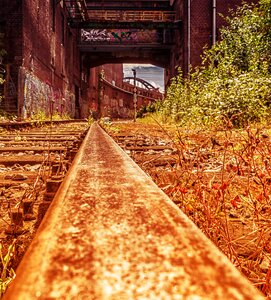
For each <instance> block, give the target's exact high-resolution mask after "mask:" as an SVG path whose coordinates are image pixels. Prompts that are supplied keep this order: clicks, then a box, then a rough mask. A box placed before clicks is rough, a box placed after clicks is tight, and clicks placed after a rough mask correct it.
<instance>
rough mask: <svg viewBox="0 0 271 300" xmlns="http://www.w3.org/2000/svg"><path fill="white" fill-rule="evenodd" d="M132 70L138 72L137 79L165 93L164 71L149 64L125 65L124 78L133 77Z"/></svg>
mask: <svg viewBox="0 0 271 300" xmlns="http://www.w3.org/2000/svg"><path fill="white" fill-rule="evenodd" d="M132 69H135V70H136V77H138V78H141V79H144V80H146V81H148V82H149V83H150V84H152V85H153V86H154V87H158V88H159V90H160V91H161V92H164V69H163V68H160V67H156V66H154V65H149V64H123V72H124V77H126V76H133V71H132Z"/></svg>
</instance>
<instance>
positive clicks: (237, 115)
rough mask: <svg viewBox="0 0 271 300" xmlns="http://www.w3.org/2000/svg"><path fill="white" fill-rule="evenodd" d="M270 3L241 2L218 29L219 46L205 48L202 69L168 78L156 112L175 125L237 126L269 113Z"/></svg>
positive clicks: (270, 92)
mask: <svg viewBox="0 0 271 300" xmlns="http://www.w3.org/2000/svg"><path fill="white" fill-rule="evenodd" d="M270 6H271V5H270V0H269V1H267V0H262V1H260V3H259V5H258V6H249V5H247V4H245V5H244V6H242V7H240V8H239V9H238V10H237V11H236V12H235V13H234V14H233V15H232V16H231V17H228V18H227V21H228V26H227V27H225V28H223V29H222V30H221V38H222V40H221V42H219V43H217V44H216V45H214V46H213V47H212V48H211V49H210V50H206V51H205V53H204V55H203V62H202V66H200V67H199V68H197V69H196V70H194V72H193V73H191V74H190V76H189V78H186V79H184V78H183V76H182V73H181V72H180V73H179V75H178V76H176V77H175V78H173V80H172V82H171V85H170V87H169V88H168V90H167V96H166V99H165V101H164V102H163V104H162V107H161V108H160V112H161V113H162V114H164V115H166V116H170V117H171V119H172V120H174V121H175V122H183V123H185V124H187V122H190V123H191V122H192V123H194V124H209V123H217V122H223V121H225V120H226V121H227V122H229V121H230V122H231V123H232V124H233V125H235V126H242V125H244V124H246V123H248V122H251V121H262V120H264V119H265V118H266V117H267V116H269V113H270V101H271V69H270V68H271V67H270V65H271V59H270V58H271V56H270V54H271V36H270V24H271V21H270V11H271V9H270Z"/></svg>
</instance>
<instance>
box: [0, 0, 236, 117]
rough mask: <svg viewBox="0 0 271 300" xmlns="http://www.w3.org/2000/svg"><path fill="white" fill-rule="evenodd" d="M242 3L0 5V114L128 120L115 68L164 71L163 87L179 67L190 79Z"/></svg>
mask: <svg viewBox="0 0 271 300" xmlns="http://www.w3.org/2000/svg"><path fill="white" fill-rule="evenodd" d="M241 2H242V1H241V0H227V1H223V3H222V1H218V2H216V1H215V0H212V1H211V0H159V1H152V0H147V1H146V0H137V1H132V0H128V1H119V0H102V1H91V0H62V1H59V0H50V1H41V0H31V1H30V0H25V1H18V0H0V5H1V11H0V50H4V51H1V52H0V53H1V54H0V55H1V57H0V64H1V65H0V67H1V68H0V75H1V76H2V77H4V78H5V84H4V85H2V86H1V90H0V93H1V94H2V95H4V98H3V99H2V101H1V108H2V109H4V110H6V111H9V112H13V113H15V114H16V115H18V116H19V117H21V118H27V117H29V116H31V114H33V112H37V111H39V110H42V111H45V112H46V113H47V114H50V113H51V114H52V113H53V112H58V113H60V114H64V113H65V114H66V113H67V114H69V115H70V116H71V117H75V118H82V117H86V116H88V115H89V112H90V110H91V111H93V110H94V111H95V113H96V115H98V116H101V114H103V113H104V112H105V106H106V107H107V109H109V110H110V113H111V114H112V115H114V116H118V117H130V115H131V109H132V108H133V104H132V105H131V101H130V100H129V96H127V97H126V96H125V92H124V91H122V92H121V90H122V89H123V83H122V77H123V74H122V71H121V70H120V68H121V67H120V66H119V65H117V64H122V63H151V64H154V65H157V66H160V67H163V68H164V69H165V84H166V85H167V84H168V83H169V80H170V78H172V77H173V76H174V75H176V73H177V69H178V68H179V67H181V69H182V70H183V73H184V74H187V73H188V72H189V71H190V68H191V66H196V65H198V64H199V63H200V55H201V54H202V49H203V47H204V46H205V45H207V46H208V47H210V46H211V45H212V44H213V43H215V42H216V40H217V39H218V37H219V28H220V27H221V26H222V25H223V24H224V21H223V18H222V17H221V16H220V14H221V13H222V14H227V13H228V10H229V8H233V9H234V8H235V7H236V6H237V5H240V4H241ZM112 64H114V65H112ZM101 66H102V67H101ZM102 70H103V72H102ZM102 73H103V74H104V76H105V78H104V79H105V80H106V81H105V80H104V88H103V89H102V88H101V85H99V78H101V76H102ZM116 83H120V86H118V87H119V89H118V88H117V84H116ZM124 85H125V83H124ZM120 93H121V95H120ZM130 93H131V92H130ZM154 93H155V91H154ZM128 94H129V93H128ZM101 96H105V97H104V98H101ZM156 96H157V95H154V94H152V95H150V97H149V98H148V97H147V96H144V97H142V100H141V103H144V104H146V103H149V101H151V98H155V97H156ZM126 98H127V99H128V100H127V99H126ZM143 98H144V99H143Z"/></svg>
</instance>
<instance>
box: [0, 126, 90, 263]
mask: <svg viewBox="0 0 271 300" xmlns="http://www.w3.org/2000/svg"><path fill="white" fill-rule="evenodd" d="M0 129H1V130H0V201H1V205H0V215H1V219H0V230H1V235H0V239H1V245H2V246H3V247H4V248H6V247H8V245H9V243H10V241H11V240H12V239H13V238H15V237H16V238H17V240H18V242H19V244H21V246H20V247H19V249H18V251H19V253H18V255H17V257H18V261H16V262H14V265H15V266H16V264H17V263H18V262H19V260H20V259H21V256H22V255H23V253H24V251H25V248H26V247H27V246H28V244H29V242H30V241H31V239H32V237H33V236H34V233H35V231H36V228H37V227H38V226H39V224H40V222H41V220H42V218H43V216H44V214H45V212H46V210H47V208H48V207H49V204H50V202H51V200H52V198H53V197H54V194H55V192H56V190H57V187H58V186H59V185H60V183H61V182H62V180H63V178H64V176H65V174H66V172H67V170H68V169H69V166H70V165H71V162H72V160H73V157H74V156H75V154H76V152H77V150H78V148H79V146H80V144H81V142H82V140H83V138H84V136H85V134H86V131H87V129H88V124H87V123H86V122H74V121H73V122H71V121H69V122H60V123H57V122H55V123H53V124H51V123H47V124H40V126H38V127H37V126H35V125H34V126H33V123H21V124H17V123H7V124H4V123H3V124H0ZM5 246H6V247H5Z"/></svg>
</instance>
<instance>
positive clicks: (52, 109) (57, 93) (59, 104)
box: [23, 73, 75, 118]
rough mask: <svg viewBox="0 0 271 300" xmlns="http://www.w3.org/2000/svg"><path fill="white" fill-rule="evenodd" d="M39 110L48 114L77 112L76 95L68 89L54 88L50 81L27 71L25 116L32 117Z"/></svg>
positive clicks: (25, 80) (72, 113)
mask: <svg viewBox="0 0 271 300" xmlns="http://www.w3.org/2000/svg"><path fill="white" fill-rule="evenodd" d="M38 112H44V113H45V114H46V115H47V116H50V115H52V114H54V113H58V114H61V115H62V114H66V113H67V114H69V115H70V116H74V114H75V96H74V94H73V93H71V92H70V91H68V90H66V91H65V93H64V94H63V93H62V91H61V90H53V88H52V87H51V85H50V84H49V83H46V82H43V81H41V80H40V79H39V78H38V77H36V76H35V75H33V74H32V73H26V74H25V79H24V104H23V118H28V117H31V116H32V115H33V114H36V113H38Z"/></svg>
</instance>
